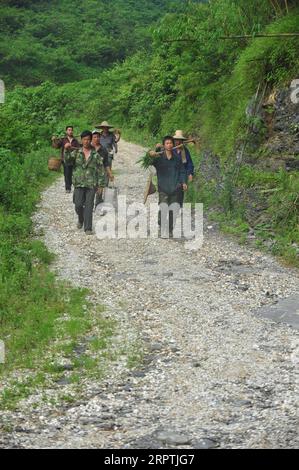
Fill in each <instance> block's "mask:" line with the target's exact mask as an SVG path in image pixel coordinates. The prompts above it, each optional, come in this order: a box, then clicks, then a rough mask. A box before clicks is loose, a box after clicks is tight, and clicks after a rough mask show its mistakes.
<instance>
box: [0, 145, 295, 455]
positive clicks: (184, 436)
mask: <svg viewBox="0 0 299 470" xmlns="http://www.w3.org/2000/svg"><path fill="white" fill-rule="evenodd" d="M142 154H143V149H142V148H141V147H138V146H136V145H133V144H129V143H126V142H121V144H120V151H119V156H117V157H116V159H115V166H114V168H115V169H116V170H117V185H118V187H119V189H120V192H121V194H126V195H127V197H128V200H129V201H131V202H133V201H138V202H142V199H143V190H144V186H145V181H146V176H145V174H144V172H143V171H142V170H141V169H140V167H139V166H136V160H137V158H138V157H140V156H141V155H142ZM155 198H156V196H151V200H155ZM34 220H35V223H36V228H37V230H40V229H42V230H43V233H44V236H43V239H44V241H45V243H46V245H47V246H48V248H49V249H50V251H52V252H54V253H55V254H56V255H57V257H56V261H55V262H54V264H53V269H54V270H55V271H56V272H57V275H58V276H59V277H60V278H62V279H67V280H69V281H71V282H72V284H74V285H75V286H83V287H89V288H91V289H92V292H93V294H92V299H93V301H94V302H95V303H97V302H98V303H100V304H104V305H106V314H107V316H109V317H110V318H113V319H115V320H116V321H117V323H118V326H117V335H116V336H115V338H114V341H115V344H116V345H119V344H121V345H122V346H123V347H124V349H125V347H126V346H127V347H128V349H130V345H134V344H140V347H141V348H142V350H143V351H144V357H143V360H142V362H140V363H138V365H137V366H136V367H135V368H134V369H133V370H132V369H129V368H128V366H127V362H126V357H125V353H124V357H123V356H121V357H120V358H119V359H118V361H117V362H115V363H113V364H112V365H111V368H110V370H109V371H108V373H107V375H106V377H105V378H104V379H103V381H102V382H98V383H97V382H94V381H93V382H90V383H82V390H83V391H84V394H85V396H84V398H83V399H80V401H79V402H78V403H75V404H72V405H69V406H63V407H61V408H59V407H58V408H57V407H55V406H54V405H53V406H51V405H50V404H49V403H45V402H43V401H42V400H41V401H40V403H39V405H38V406H37V407H35V408H34V409H33V408H32V407H31V404H32V402H33V400H35V401H36V396H35V397H30V398H28V399H26V400H24V401H23V402H21V403H20V407H19V409H18V410H17V411H16V412H6V413H4V417H5V419H7V420H9V421H10V422H13V423H14V429H13V430H12V431H11V432H7V433H5V435H2V437H0V446H2V447H21V448H110V449H114V448H124V449H135V448H147V449H155V448H157V449H159V448H186V449H192V448H195V449H197V448H198V449H200V448H213V447H217V448H235V449H236V448H298V444H299V440H298V411H297V410H298V407H297V405H298V363H299V357H298V356H299V354H298V353H299V335H298V330H297V329H296V328H294V327H291V326H289V325H288V324H285V323H283V322H281V321H278V322H276V321H274V320H272V319H268V318H264V316H263V315H262V314H260V313H259V312H260V311H261V312H262V311H263V312H264V311H265V309H266V310H267V308H268V307H269V311H271V308H272V307H271V306H272V305H274V304H277V302H279V301H280V299H286V298H288V297H294V296H296V295H298V291H299V289H298V287H299V276H298V271H296V270H295V269H290V268H287V267H284V266H282V265H280V264H279V262H278V261H277V260H275V259H274V258H272V257H271V256H269V255H267V254H264V253H262V252H260V251H258V250H256V249H253V248H248V247H246V246H245V247H244V246H240V245H238V244H237V243H236V242H235V241H234V240H233V239H231V238H228V237H226V236H224V235H222V234H220V233H219V232H218V230H217V227H216V226H215V225H213V223H208V222H205V224H204V244H203V246H202V248H201V249H199V250H197V251H192V252H191V251H188V250H186V249H185V246H184V243H182V242H180V241H177V240H164V239H157V240H155V239H142V240H99V239H98V238H97V237H96V236H92V237H87V236H85V234H84V232H83V231H79V230H78V229H77V228H76V217H75V214H74V208H73V203H72V196H71V195H68V194H65V193H64V188H63V180H62V179H59V180H57V182H56V183H55V184H53V185H52V186H51V187H50V188H48V189H47V190H46V191H45V192H44V193H43V196H42V200H41V203H40V206H39V208H38V212H37V213H36V214H35V216H34ZM298 300H299V299H298ZM298 303H299V302H298ZM293 304H294V303H293ZM294 305H295V306H296V304H294ZM260 308H262V309H261V310H260ZM294 308H295V307H294ZM296 308H297V309H298V304H297V307H296ZM296 308H295V310H296ZM291 313H293V314H294V315H298V312H297V313H296V311H294V312H291ZM59 387H60V389H61V388H62V387H64V389H65V390H66V391H67V389H68V385H67V384H66V385H63V384H61V385H57V389H58V388H59ZM51 393H53V394H55V393H56V389H53V390H52V391H51Z"/></svg>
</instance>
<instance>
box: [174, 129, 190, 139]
mask: <svg viewBox="0 0 299 470" xmlns="http://www.w3.org/2000/svg"><path fill="white" fill-rule="evenodd" d="M173 138H174V139H175V140H187V137H184V135H183V131H181V130H178V131H175V135H174V136H173Z"/></svg>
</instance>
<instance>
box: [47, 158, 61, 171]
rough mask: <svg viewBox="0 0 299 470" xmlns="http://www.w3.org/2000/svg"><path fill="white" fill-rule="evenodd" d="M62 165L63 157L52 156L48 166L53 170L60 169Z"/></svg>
mask: <svg viewBox="0 0 299 470" xmlns="http://www.w3.org/2000/svg"><path fill="white" fill-rule="evenodd" d="M60 167H61V158H57V157H50V158H49V160H48V168H49V170H51V171H59V170H60Z"/></svg>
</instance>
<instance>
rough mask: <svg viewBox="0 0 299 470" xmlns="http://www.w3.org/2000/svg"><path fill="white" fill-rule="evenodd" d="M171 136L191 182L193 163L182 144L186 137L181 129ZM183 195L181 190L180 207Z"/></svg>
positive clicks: (182, 202)
mask: <svg viewBox="0 0 299 470" xmlns="http://www.w3.org/2000/svg"><path fill="white" fill-rule="evenodd" d="M173 138H174V142H175V147H177V148H176V150H175V151H176V153H177V155H178V156H179V157H180V158H181V160H182V162H183V164H184V167H185V169H186V173H187V178H188V182H190V183H191V182H192V181H193V178H194V165H193V161H192V158H191V155H190V152H189V150H188V148H187V147H186V145H184V142H186V141H187V140H188V139H187V138H186V137H184V135H183V131H182V130H177V131H175V135H174V136H173ZM184 196H185V194H184V191H181V192H180V199H179V203H180V206H181V207H183V204H184Z"/></svg>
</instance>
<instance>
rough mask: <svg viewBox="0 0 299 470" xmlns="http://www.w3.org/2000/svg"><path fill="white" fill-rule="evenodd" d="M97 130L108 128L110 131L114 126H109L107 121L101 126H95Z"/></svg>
mask: <svg viewBox="0 0 299 470" xmlns="http://www.w3.org/2000/svg"><path fill="white" fill-rule="evenodd" d="M95 127H96V128H97V129H103V127H108V128H109V129H112V128H113V127H114V126H110V124H108V122H107V121H103V122H102V123H101V124H99V125H98V126H95Z"/></svg>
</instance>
